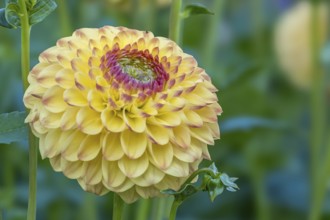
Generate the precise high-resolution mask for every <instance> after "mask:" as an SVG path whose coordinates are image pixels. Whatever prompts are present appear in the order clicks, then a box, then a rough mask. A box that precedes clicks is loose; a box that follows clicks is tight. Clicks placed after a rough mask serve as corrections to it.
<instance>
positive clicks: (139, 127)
mask: <svg viewBox="0 0 330 220" xmlns="http://www.w3.org/2000/svg"><path fill="white" fill-rule="evenodd" d="M123 118H124V121H125V123H126V125H127V127H129V128H130V129H131V130H133V131H135V132H137V133H142V132H144V131H145V130H146V119H145V118H143V117H140V116H135V115H132V114H129V113H128V112H126V111H123Z"/></svg>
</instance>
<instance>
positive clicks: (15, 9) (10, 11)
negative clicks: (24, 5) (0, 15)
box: [5, 0, 21, 28]
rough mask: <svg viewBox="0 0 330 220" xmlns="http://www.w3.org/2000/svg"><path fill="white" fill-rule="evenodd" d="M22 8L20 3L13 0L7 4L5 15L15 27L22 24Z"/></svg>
mask: <svg viewBox="0 0 330 220" xmlns="http://www.w3.org/2000/svg"><path fill="white" fill-rule="evenodd" d="M19 14H20V9H19V6H18V3H17V2H15V1H14V0H11V1H9V2H8V3H7V5H6V11H5V16H6V20H7V22H8V23H9V24H10V25H11V26H12V27H13V28H17V27H20V26H21V19H20V17H19Z"/></svg>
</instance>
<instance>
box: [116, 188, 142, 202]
mask: <svg viewBox="0 0 330 220" xmlns="http://www.w3.org/2000/svg"><path fill="white" fill-rule="evenodd" d="M119 196H120V197H121V198H122V200H124V202H125V203H126V204H131V203H133V202H135V201H136V200H137V199H138V198H139V195H138V194H137V192H136V190H135V187H132V188H131V189H129V190H127V191H124V192H121V193H119Z"/></svg>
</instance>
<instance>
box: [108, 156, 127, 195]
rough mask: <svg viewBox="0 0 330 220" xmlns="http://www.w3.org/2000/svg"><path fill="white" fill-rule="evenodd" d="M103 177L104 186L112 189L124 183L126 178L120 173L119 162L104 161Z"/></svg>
mask: <svg viewBox="0 0 330 220" xmlns="http://www.w3.org/2000/svg"><path fill="white" fill-rule="evenodd" d="M102 175H103V183H104V185H105V186H106V187H107V188H109V189H111V188H114V187H119V186H120V185H121V184H122V183H124V181H125V179H126V176H125V175H124V174H123V173H122V172H121V171H120V169H119V167H118V163H117V161H115V162H112V161H107V160H102Z"/></svg>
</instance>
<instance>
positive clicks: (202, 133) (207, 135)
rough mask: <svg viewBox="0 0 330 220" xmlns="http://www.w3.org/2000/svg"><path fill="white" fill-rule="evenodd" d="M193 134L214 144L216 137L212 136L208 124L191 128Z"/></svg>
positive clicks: (205, 141)
mask: <svg viewBox="0 0 330 220" xmlns="http://www.w3.org/2000/svg"><path fill="white" fill-rule="evenodd" d="M190 132H191V135H192V136H193V137H195V138H196V139H198V140H200V141H203V142H204V143H207V144H209V145H214V139H213V137H212V132H211V130H210V129H209V127H208V126H203V127H200V128H190Z"/></svg>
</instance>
